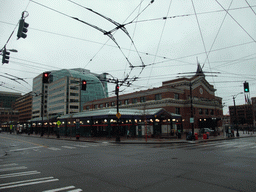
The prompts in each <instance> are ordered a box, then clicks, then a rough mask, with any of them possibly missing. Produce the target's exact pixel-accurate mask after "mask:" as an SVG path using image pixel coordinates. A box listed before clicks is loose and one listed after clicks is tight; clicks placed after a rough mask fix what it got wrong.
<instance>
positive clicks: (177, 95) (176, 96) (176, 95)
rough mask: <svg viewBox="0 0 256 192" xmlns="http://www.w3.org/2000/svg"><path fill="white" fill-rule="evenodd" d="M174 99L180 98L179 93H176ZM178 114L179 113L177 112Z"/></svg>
mask: <svg viewBox="0 0 256 192" xmlns="http://www.w3.org/2000/svg"><path fill="white" fill-rule="evenodd" d="M174 99H180V98H179V94H178V93H174ZM177 114H178V113H177Z"/></svg>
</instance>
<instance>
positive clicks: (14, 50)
mask: <svg viewBox="0 0 256 192" xmlns="http://www.w3.org/2000/svg"><path fill="white" fill-rule="evenodd" d="M7 50H8V51H11V52H15V53H17V52H18V50H16V49H7Z"/></svg>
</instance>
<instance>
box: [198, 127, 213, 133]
mask: <svg viewBox="0 0 256 192" xmlns="http://www.w3.org/2000/svg"><path fill="white" fill-rule="evenodd" d="M207 132H209V133H210V134H211V133H213V132H214V130H212V129H210V128H201V129H200V133H207Z"/></svg>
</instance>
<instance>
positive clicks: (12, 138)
mask: <svg viewBox="0 0 256 192" xmlns="http://www.w3.org/2000/svg"><path fill="white" fill-rule="evenodd" d="M0 137H1V138H4V139H10V140H15V141H20V142H24V143H29V144H32V145H38V146H42V147H47V146H44V145H40V144H37V143H33V142H29V141H24V140H21V139H14V138H8V137H3V136H0Z"/></svg>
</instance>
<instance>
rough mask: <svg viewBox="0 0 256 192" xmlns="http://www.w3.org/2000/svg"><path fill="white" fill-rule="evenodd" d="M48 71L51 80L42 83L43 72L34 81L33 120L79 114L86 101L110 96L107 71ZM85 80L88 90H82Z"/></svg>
mask: <svg viewBox="0 0 256 192" xmlns="http://www.w3.org/2000/svg"><path fill="white" fill-rule="evenodd" d="M48 72H50V79H49V83H44V84H43V83H42V74H40V75H38V76H37V77H35V78H34V80H33V92H34V96H33V103H32V120H45V119H51V118H54V117H57V116H60V115H66V114H72V113H78V112H81V111H82V109H83V105H84V104H85V103H86V102H88V101H92V100H97V99H102V98H106V97H108V87H107V82H106V73H103V74H95V73H91V72H90V71H89V70H86V69H82V68H75V69H61V70H55V71H48ZM82 80H85V81H86V82H87V83H86V85H87V86H86V90H85V91H84V90H81V82H82ZM42 117H43V118H42Z"/></svg>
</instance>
